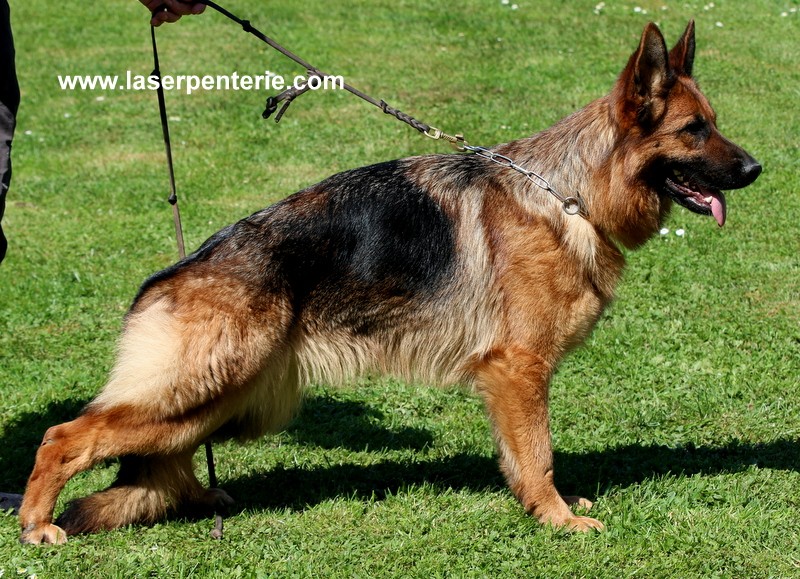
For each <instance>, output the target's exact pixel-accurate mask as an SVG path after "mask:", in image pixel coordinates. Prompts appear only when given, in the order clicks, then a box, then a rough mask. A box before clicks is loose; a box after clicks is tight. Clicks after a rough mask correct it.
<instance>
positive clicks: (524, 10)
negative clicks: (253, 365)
mask: <svg viewBox="0 0 800 579" xmlns="http://www.w3.org/2000/svg"><path fill="white" fill-rule="evenodd" d="M225 4H226V6H228V7H229V8H230V9H231V10H233V11H234V12H236V13H238V14H240V15H242V16H245V17H249V18H250V19H251V20H253V22H254V24H255V25H257V26H259V27H261V28H262V29H264V30H265V31H266V32H267V33H268V34H272V35H273V36H274V37H275V38H276V39H278V40H279V41H283V42H285V43H286V44H287V45H288V46H289V47H290V48H292V49H293V50H295V51H296V52H297V53H299V54H300V55H302V56H304V57H305V58H307V59H308V60H310V61H312V62H313V63H314V64H316V65H317V66H319V67H320V68H322V69H323V70H326V71H328V72H332V73H337V74H343V75H344V76H345V78H346V80H347V81H348V82H350V83H351V84H353V85H355V86H357V87H359V88H362V89H363V90H366V91H368V92H370V93H372V94H373V95H375V96H377V97H379V98H384V99H386V100H387V101H388V102H390V103H391V104H393V105H395V106H398V107H399V108H401V109H402V110H404V111H406V112H408V113H410V114H413V115H415V116H417V117H418V118H420V119H421V120H423V121H426V122H429V123H431V124H434V125H436V126H439V127H441V128H443V129H445V130H448V131H451V132H457V131H462V132H464V133H465V134H466V135H467V136H468V138H469V139H470V140H471V142H474V143H477V144H492V143H496V142H501V141H506V140H510V139H513V138H517V137H522V136H525V135H527V134H530V133H532V132H534V131H536V130H539V129H541V128H544V127H546V126H548V125H549V124H550V123H552V122H554V121H556V120H557V119H558V118H560V117H562V116H564V115H566V114H568V113H569V112H571V111H573V110H575V109H576V108H578V107H580V106H582V105H583V104H585V103H586V102H588V101H590V100H592V99H593V98H595V97H598V96H600V95H602V94H604V93H605V92H606V91H607V90H609V88H610V87H611V85H612V83H613V81H614V78H615V75H616V74H617V73H618V72H619V70H620V69H621V68H622V66H623V65H624V63H625V61H626V59H627V57H628V56H629V54H630V52H632V50H633V49H634V47H635V46H636V44H637V42H638V36H639V34H640V32H641V29H642V27H643V25H644V24H645V22H646V21H647V20H648V19H653V20H657V21H658V22H659V23H660V24H661V25H662V28H663V29H664V31H665V34H666V36H667V40H668V42H670V43H671V42H674V41H675V40H676V39H677V37H678V35H679V34H680V33H681V32H682V30H683V27H684V26H685V24H686V21H687V20H688V19H689V18H690V17H694V18H696V19H697V40H698V56H697V62H696V66H695V70H696V73H697V75H698V76H699V78H700V81H701V83H702V85H703V88H704V90H705V91H706V93H707V94H708V95H709V96H710V98H711V100H712V102H713V103H714V105H715V107H716V109H717V112H718V113H719V118H720V125H721V128H722V129H723V131H724V132H726V133H727V134H728V136H730V137H731V138H733V139H734V140H736V141H737V142H739V143H741V144H742V145H743V146H745V147H746V148H747V149H748V150H750V151H751V152H752V153H753V154H754V155H755V156H756V157H757V158H758V159H759V160H760V161H761V162H762V164H763V165H764V167H765V170H764V174H763V175H762V177H761V178H760V179H759V181H758V182H757V183H756V184H755V185H754V186H752V187H750V188H749V189H747V190H745V191H743V192H737V193H733V194H732V195H731V196H730V198H729V222H728V224H727V225H726V226H725V228H724V229H718V228H717V227H716V226H715V225H714V223H713V220H710V219H708V218H703V217H700V216H697V215H694V214H690V213H688V212H686V211H683V210H680V209H677V210H676V211H675V212H674V213H673V215H672V217H671V218H670V222H669V224H668V227H669V229H670V231H671V233H670V234H668V235H665V236H661V237H659V238H657V239H654V240H653V241H652V242H651V243H650V244H649V245H647V246H646V247H644V248H643V249H641V250H640V251H638V252H636V253H634V254H631V255H630V256H629V267H628V269H627V272H626V275H625V278H624V281H623V283H622V285H621V286H620V289H619V294H618V297H619V299H618V301H617V302H616V303H615V304H614V305H613V306H612V307H611V308H610V310H609V311H608V312H607V313H606V314H605V315H604V317H603V319H602V320H601V321H600V323H599V325H598V327H597V329H596V331H595V332H594V334H593V335H592V337H591V338H590V339H589V340H588V343H587V344H586V347H585V348H583V349H581V350H580V351H578V352H577V353H575V354H574V355H572V356H571V357H570V358H568V359H567V360H566V361H565V363H564V364H563V366H562V368H561V370H560V372H559V373H558V375H557V376H556V377H555V380H554V383H553V389H552V416H553V421H552V427H553V437H554V445H555V449H556V472H557V484H558V485H559V488H560V489H561V490H562V491H563V492H565V493H570V494H572V493H575V494H582V495H584V496H588V497H592V498H594V499H596V504H595V508H594V511H593V512H594V513H596V516H597V517H598V518H600V519H601V520H603V522H604V523H605V524H606V525H607V531H605V532H603V533H598V534H590V535H580V536H575V535H570V534H565V533H561V532H557V531H554V530H552V529H549V528H543V527H540V526H539V525H538V524H537V523H536V522H535V521H533V520H531V519H530V518H528V517H526V516H525V515H524V513H523V512H522V509H521V508H520V507H519V505H518V504H517V503H516V501H515V500H514V499H513V498H512V496H511V494H510V493H509V491H508V490H507V489H506V488H505V485H504V483H503V480H502V477H501V476H500V474H499V472H498V469H497V465H496V460H495V455H494V448H493V444H492V440H491V434H490V430H489V426H488V424H487V421H486V419H485V417H484V413H483V409H482V406H481V403H480V401H479V400H478V399H477V398H476V397H475V396H474V395H472V394H470V393H468V392H463V391H460V390H436V389H431V388H428V387H425V386H424V385H419V386H416V385H407V384H401V383H397V382H396V381H393V380H390V379H382V378H370V379H364V380H362V381H359V382H357V383H354V384H352V386H349V387H346V388H343V389H338V390H334V389H330V388H327V387H325V386H318V387H315V388H314V389H312V391H311V394H310V397H309V400H308V403H307V405H306V407H305V410H304V412H303V413H302V415H301V416H300V417H299V418H298V419H297V421H296V422H295V423H294V424H293V425H292V427H291V428H290V429H289V430H288V431H287V432H285V433H283V434H281V435H279V436H275V437H271V438H265V439H263V440H261V441H259V442H257V443H254V444H250V445H247V446H238V445H234V444H230V445H220V446H217V447H216V457H217V462H218V475H219V478H220V483H221V486H223V487H224V488H226V489H227V490H228V491H229V492H230V493H231V494H232V495H233V496H234V497H235V498H236V499H237V500H238V502H237V506H236V508H235V509H234V511H233V513H232V516H231V517H230V518H228V519H227V520H226V527H225V529H226V530H225V538H224V540H223V541H221V542H216V541H213V540H212V539H210V538H209V531H210V530H211V525H212V523H211V521H210V520H199V521H186V520H175V521H168V522H164V523H161V524H158V525H156V526H154V527H152V528H144V527H132V528H127V529H122V530H117V531H113V532H108V533H101V534H98V535H93V536H80V537H75V538H73V539H71V540H70V542H69V543H68V544H67V545H66V546H64V547H59V548H51V547H45V548H31V547H23V546H20V545H19V544H18V543H17V537H18V532H19V530H18V526H17V520H16V518H15V517H13V516H11V515H10V514H3V513H0V577H3V578H7V577H17V576H20V577H23V576H32V575H36V576H38V577H86V576H92V577H190V576H191V577H238V576H242V577H253V576H294V575H297V576H314V577H328V576H332V577H350V576H356V577H384V576H387V577H395V576H396V577H401V576H402V577H438V576H475V577H480V576H491V577H501V576H502V577H505V576H535V577H537V576H538V577H615V578H616V577H623V576H624V577H629V576H638V577H712V576H719V577H791V576H797V575H799V574H800V547H798V545H799V544H800V518H798V513H800V451H799V450H798V437H800V400H798V397H797V390H798V385H799V384H800V380H799V379H798V376H800V316H799V315H798V309H800V283H799V282H798V279H800V258H798V249H799V247H798V245H799V244H798V226H797V223H798V217H800V198H799V197H798V195H797V191H798V190H800V176H799V175H800V173H798V171H797V159H798V157H799V154H800V151H799V150H798V142H799V141H798V135H800V117H798V115H797V106H796V105H797V102H798V96H799V95H800V89H799V88H798V87H800V69H798V66H797V61H798V59H799V58H800V47H799V46H798V44H797V40H796V39H797V38H798V36H799V35H800V34H799V33H800V20H798V19H800V13H798V12H793V13H790V14H789V15H788V16H786V17H782V16H781V12H783V11H787V12H788V11H789V10H790V9H792V8H795V9H797V8H798V2H797V1H796V0H782V1H780V2H779V1H774V0H753V1H751V2H747V3H733V2H717V6H715V7H713V8H711V9H708V10H705V9H704V6H705V5H706V3H705V2H702V1H695V0H687V1H682V2H673V1H670V0H659V1H658V2H650V1H649V0H642V1H641V2H639V4H640V6H641V7H643V8H644V9H646V10H647V11H648V14H646V15H642V14H640V13H636V12H634V10H633V6H632V5H631V6H624V7H623V6H622V5H618V4H617V3H614V2H607V4H609V6H607V7H606V8H605V9H603V10H602V13H601V14H600V15H595V14H594V13H593V9H594V7H595V5H596V2H594V1H593V0H592V1H588V2H583V1H580V2H569V3H567V2H559V1H557V0H547V1H541V2H533V1H531V0H528V1H527V2H526V1H525V0H519V4H520V7H519V9H518V10H512V8H511V7H510V6H504V5H502V4H501V3H500V1H499V0H496V1H495V0H463V1H461V2H458V3H452V2H442V1H439V2H430V1H429V2H423V1H421V0H403V1H400V2H398V1H397V0H394V1H392V2H389V1H387V0H378V1H374V2H367V1H366V0H348V1H341V2H335V3H331V2H324V1H322V0H312V1H308V2H303V3H302V6H301V5H299V4H297V3H280V2H269V3H264V2H259V1H257V0H228V1H227V2H226V3H225ZM11 5H12V11H13V14H12V15H13V25H14V31H15V37H16V42H17V51H18V68H19V76H20V81H21V84H22V91H23V104H22V108H21V110H20V116H19V128H18V134H17V138H16V140H15V143H14V162H15V177H14V182H13V184H12V188H11V191H10V195H9V206H8V209H7V215H6V220H5V221H4V227H5V229H6V232H7V235H8V237H9V239H10V243H11V246H10V250H9V255H8V258H7V260H6V262H5V263H4V264H3V265H2V266H1V267H0V473H1V474H0V491H4V492H21V491H22V490H23V488H24V484H25V480H26V478H27V476H28V474H29V472H30V469H31V467H32V462H33V456H34V453H35V449H36V445H37V443H38V441H39V439H40V437H41V434H42V433H43V431H44V430H45V429H46V428H47V427H48V426H50V425H52V424H54V423H57V422H60V421H64V420H67V419H70V418H71V417H73V416H74V415H75V414H76V412H77V411H78V410H79V409H80V407H81V405H82V404H83V403H85V402H86V401H87V400H89V399H90V398H91V397H92V395H93V394H94V393H96V392H97V391H98V389H99V388H100V387H101V386H102V384H103V381H104V379H105V376H106V373H107V371H108V369H109V366H110V364H111V361H112V355H113V348H114V341H115V338H116V336H117V334H118V332H119V329H120V324H121V318H122V315H123V314H124V312H125V309H126V307H127V305H128V304H129V303H130V300H131V298H132V296H133V295H134V292H135V291H136V288H137V286H138V284H139V283H140V282H141V281H142V280H143V279H144V277H145V276H146V275H148V274H150V273H152V272H153V271H155V270H157V269H159V268H161V267H164V266H166V265H168V264H169V263H171V262H172V261H173V259H174V257H175V251H176V250H175V246H174V239H173V232H172V224H171V216H170V209H169V206H168V205H167V203H166V202H165V198H166V196H167V180H166V173H165V166H164V160H163V152H162V143H161V137H160V126H159V122H158V115H157V108H156V101H155V96H154V94H152V93H124V92H123V93H119V92H117V93H110V94H103V93H100V92H94V93H91V92H85V93H83V92H62V91H61V90H59V88H58V85H57V82H56V75H57V74H123V73H124V71H125V70H128V69H130V70H132V71H134V72H136V73H139V74H148V73H149V72H150V70H151V69H152V62H151V60H150V59H151V56H150V53H149V50H150V49H149V31H148V27H147V25H146V21H147V17H146V14H145V11H144V8H143V7H142V6H141V5H140V4H139V3H138V2H135V1H134V0H127V1H122V0H118V1H117V2H114V3H110V5H109V6H105V5H104V6H103V7H102V8H101V7H99V6H98V5H97V4H91V3H81V2H74V1H73V2H65V3H62V4H59V5H58V7H55V6H54V5H53V4H52V3H47V2H45V1H44V0H24V1H23V0H11ZM662 5H667V6H668V9H667V10H663V11H662V10H661V6H662ZM717 22H720V23H722V26H721V27H720V26H717V25H716V23H717ZM159 43H160V47H161V51H162V54H161V57H162V69H163V71H164V72H165V73H170V74H201V75H202V74H222V73H228V72H231V71H233V70H238V71H239V72H240V73H250V74H257V73H260V72H262V71H263V70H265V69H269V70H272V71H274V72H278V73H280V74H284V75H287V76H288V75H294V74H295V73H297V72H298V70H297V69H296V68H295V67H294V66H293V65H291V64H290V63H289V62H288V61H287V60H285V59H282V58H280V57H279V56H277V55H276V53H273V52H267V51H266V50H264V49H263V48H262V46H261V45H260V44H258V43H257V42H256V41H255V40H254V39H252V38H250V37H248V36H247V35H245V34H243V33H242V32H241V31H240V30H239V29H238V28H237V27H236V26H235V25H233V24H230V23H228V22H227V21H224V20H223V19H222V18H221V17H219V16H218V15H216V14H207V15H204V16H202V17H197V18H191V19H186V20H184V21H182V22H180V23H179V24H177V25H173V26H169V27H163V28H162V29H161V30H159ZM100 96H105V99H104V100H97V97H100ZM265 96H266V95H265V94H261V93H255V92H232V91H231V92H205V93H203V92H199V93H196V94H193V95H191V96H186V95H182V94H178V93H170V94H168V95H167V100H168V106H169V111H170V116H172V117H178V118H179V119H180V120H174V121H173V122H172V124H171V128H172V138H173V143H174V149H175V151H174V152H175V161H176V171H177V180H178V188H179V195H180V197H181V204H182V205H181V206H182V210H183V215H184V227H185V231H186V236H187V245H188V246H189V247H190V248H194V247H196V246H197V245H198V244H199V243H200V242H202V241H203V240H204V239H205V238H206V237H207V236H209V235H210V234H211V233H213V232H214V231H216V230H217V229H218V228H220V227H221V226H223V225H225V224H227V223H230V222H232V221H234V220H236V219H238V218H240V217H242V216H244V215H247V214H249V213H250V212H252V211H255V210H257V209H259V208H261V207H263V206H265V205H267V204H269V203H271V202H273V201H275V200H277V199H279V198H281V197H282V196H284V195H286V194H288V193H291V192H292V191H294V190H296V189H298V188H300V187H302V186H305V185H308V184H310V183H313V182H315V181H317V180H319V179H321V178H323V177H325V176H327V175H329V174H331V173H333V172H335V171H338V170H341V169H345V168H349V167H354V166H358V165H364V164H367V163H370V162H376V161H380V160H386V159H390V158H396V157H401V156H406V155H411V154H420V153H427V152H440V151H444V150H446V147H444V146H443V145H440V144H438V143H434V142H432V141H430V140H428V139H425V138H422V137H420V136H418V135H417V134H416V133H415V132H414V131H412V130H411V129H408V128H407V127H405V126H404V125H402V124H400V123H397V122H395V121H392V120H391V119H389V118H387V117H385V116H384V115H382V114H381V113H380V112H379V111H378V110H377V109H373V108H371V107H369V106H368V105H366V104H364V103H361V102H360V101H357V100H355V99H354V98H353V97H350V96H347V95H345V94H343V93H329V94H314V95H306V96H304V97H302V98H301V99H299V100H298V101H297V102H296V103H295V104H293V105H292V107H291V108H290V109H289V112H288V113H287V115H286V117H285V119H284V120H283V121H282V122H281V124H280V125H278V126H275V125H274V123H272V122H271V121H269V122H264V121H262V120H261V119H260V113H261V108H262V104H263V99H264V97H265ZM678 228H682V229H684V230H685V232H686V233H685V236H683V237H678V236H676V235H675V234H674V231H675V230H676V229H678ZM201 458H202V457H201V456H200V455H198V458H197V463H198V470H199V471H202V470H203V465H202V460H201ZM114 473H115V466H114V464H113V463H110V464H108V465H104V466H102V467H98V468H95V469H93V470H92V471H90V472H87V473H84V474H81V475H79V476H78V477H76V478H75V479H74V480H73V481H72V482H71V483H70V484H69V485H68V486H67V489H66V491H65V493H64V495H63V497H62V499H63V500H67V499H69V498H74V497H77V496H82V495H85V494H87V493H89V492H91V491H92V490H96V489H98V488H100V487H101V486H103V485H105V484H108V482H109V481H110V480H112V479H113V476H114ZM60 505H63V501H62V502H61V503H60Z"/></svg>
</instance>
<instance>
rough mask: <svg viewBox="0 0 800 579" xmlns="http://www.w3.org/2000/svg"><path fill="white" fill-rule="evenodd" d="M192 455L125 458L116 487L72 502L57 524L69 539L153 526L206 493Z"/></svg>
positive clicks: (121, 462) (121, 464)
mask: <svg viewBox="0 0 800 579" xmlns="http://www.w3.org/2000/svg"><path fill="white" fill-rule="evenodd" d="M192 454H193V453H186V454H181V455H173V456H147V457H141V456H125V457H122V458H121V459H120V469H119V475H118V476H117V480H116V481H115V482H114V484H113V485H111V486H110V487H109V488H108V489H106V490H104V491H101V492H98V493H94V494H93V495H90V496H88V497H85V498H82V499H77V500H75V501H72V502H71V503H70V504H69V505H68V506H67V509H66V510H65V511H64V512H63V513H62V514H61V516H60V517H59V518H58V520H57V521H56V524H57V525H58V526H59V527H61V528H62V529H64V531H66V533H67V534H68V535H74V534H77V533H92V532H96V531H100V530H109V529H116V528H118V527H123V526H125V525H130V524H134V523H144V524H153V523H155V522H156V521H158V520H159V519H161V518H163V517H164V516H165V515H166V514H168V513H169V512H171V511H174V510H175V509H176V508H177V507H178V506H179V505H181V504H186V503H193V502H197V501H199V500H200V498H201V497H202V495H203V493H204V489H203V487H202V486H201V485H200V482H199V481H198V480H197V478H196V477H195V475H194V472H193V470H192Z"/></svg>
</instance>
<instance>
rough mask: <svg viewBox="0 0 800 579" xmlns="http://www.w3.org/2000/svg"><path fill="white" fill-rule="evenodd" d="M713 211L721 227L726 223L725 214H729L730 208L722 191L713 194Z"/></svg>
mask: <svg viewBox="0 0 800 579" xmlns="http://www.w3.org/2000/svg"><path fill="white" fill-rule="evenodd" d="M711 213H712V214H713V215H714V219H716V220H717V223H719V226H720V227H722V226H723V225H725V216H726V215H727V214H728V208H727V206H726V204H725V196H724V195H723V194H722V193H721V192H720V193H713V194H712V195H711Z"/></svg>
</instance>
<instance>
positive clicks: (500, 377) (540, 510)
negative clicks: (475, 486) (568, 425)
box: [475, 348, 603, 531]
mask: <svg viewBox="0 0 800 579" xmlns="http://www.w3.org/2000/svg"><path fill="white" fill-rule="evenodd" d="M551 374H552V368H550V367H549V365H548V364H547V363H546V362H545V361H544V360H543V359H542V358H541V357H539V356H537V355H535V354H532V353H530V352H528V351H526V350H524V349H521V348H505V349H496V350H493V351H492V352H490V353H489V354H488V355H487V356H484V357H483V359H482V360H481V361H480V362H479V363H478V364H477V365H476V368H475V377H476V381H477V384H478V387H479V390H480V392H481V393H482V395H483V397H484V399H485V401H486V407H487V410H488V413H489V417H490V418H491V420H492V423H493V426H494V431H495V436H496V438H497V445H498V448H499V452H500V464H501V467H502V469H503V472H504V474H505V476H506V479H507V480H508V484H509V487H511V490H512V491H513V492H514V494H515V495H516V496H517V498H518V499H519V501H520V502H521V503H522V505H523V506H524V507H525V510H526V511H528V512H529V513H531V514H532V515H534V516H535V517H536V518H538V519H539V520H540V521H541V522H542V523H548V524H551V525H553V526H556V527H563V528H566V529H571V530H577V531H588V530H590V529H602V528H603V524H602V523H601V522H600V521H598V520H596V519H592V518H590V517H582V516H578V515H575V514H574V513H573V512H572V511H571V510H570V508H569V506H567V502H569V503H571V504H579V505H581V506H584V507H589V506H591V503H590V502H589V501H587V500H585V499H580V498H578V497H562V496H561V495H560V494H559V493H558V491H557V490H556V487H555V484H554V482H553V451H552V447H551V443H550V421H549V415H548V404H547V403H548V386H549V381H550V376H551Z"/></svg>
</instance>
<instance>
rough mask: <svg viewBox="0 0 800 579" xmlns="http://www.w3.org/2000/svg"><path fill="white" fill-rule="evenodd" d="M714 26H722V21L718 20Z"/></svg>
mask: <svg viewBox="0 0 800 579" xmlns="http://www.w3.org/2000/svg"><path fill="white" fill-rule="evenodd" d="M714 26H716V27H717V28H722V22H719V21H717V22H715V23H714Z"/></svg>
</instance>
